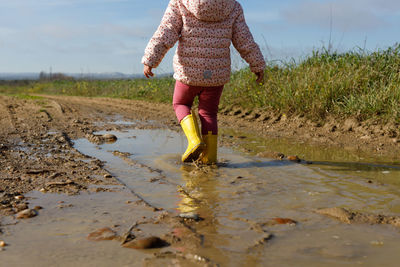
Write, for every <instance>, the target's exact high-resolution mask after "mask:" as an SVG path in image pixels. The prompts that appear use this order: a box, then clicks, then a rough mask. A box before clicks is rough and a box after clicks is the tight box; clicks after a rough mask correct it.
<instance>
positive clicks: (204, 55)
mask: <svg viewBox="0 0 400 267" xmlns="http://www.w3.org/2000/svg"><path fill="white" fill-rule="evenodd" d="M178 40H179V43H178V48H177V50H176V53H175V56H174V78H175V79H176V80H178V81H180V82H182V83H184V84H188V85H193V86H220V85H224V84H226V83H227V82H229V79H230V74H231V58H230V45H231V42H232V43H233V45H234V47H235V48H236V49H237V50H238V51H239V53H240V55H241V57H242V58H244V59H245V60H246V62H247V63H248V64H249V65H250V69H251V71H252V72H254V73H257V72H261V71H263V70H264V68H265V61H264V57H263V55H262V53H261V51H260V48H259V47H258V45H257V44H256V43H255V42H254V39H253V36H252V34H251V33H250V30H249V28H248V26H247V24H246V21H245V18H244V14H243V9H242V7H241V5H240V4H239V3H238V2H237V1H236V0H170V2H169V5H168V8H167V10H166V11H165V14H164V17H163V19H162V21H161V24H160V26H159V27H158V29H157V31H156V32H155V34H154V35H153V37H152V38H151V40H150V42H149V43H148V45H147V47H146V50H145V54H144V56H143V59H142V63H143V64H145V65H147V66H150V67H153V68H156V67H157V66H158V65H159V64H160V62H161V60H162V59H163V58H164V56H165V54H166V53H167V51H168V50H169V49H170V48H172V47H173V46H174V45H175V43H176V42H177V41H178Z"/></svg>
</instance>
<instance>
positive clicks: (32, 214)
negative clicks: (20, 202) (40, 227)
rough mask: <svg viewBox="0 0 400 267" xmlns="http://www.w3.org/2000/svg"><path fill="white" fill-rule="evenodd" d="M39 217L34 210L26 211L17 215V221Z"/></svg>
mask: <svg viewBox="0 0 400 267" xmlns="http://www.w3.org/2000/svg"><path fill="white" fill-rule="evenodd" d="M37 215H38V212H37V211H36V210H34V209H26V210H23V211H20V212H18V213H17V215H16V218H17V219H28V218H32V217H35V216H37Z"/></svg>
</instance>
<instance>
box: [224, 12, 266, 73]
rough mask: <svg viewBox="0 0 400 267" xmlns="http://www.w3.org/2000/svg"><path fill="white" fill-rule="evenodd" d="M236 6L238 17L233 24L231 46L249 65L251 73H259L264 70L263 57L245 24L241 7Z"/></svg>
mask: <svg viewBox="0 0 400 267" xmlns="http://www.w3.org/2000/svg"><path fill="white" fill-rule="evenodd" d="M238 5H239V16H238V17H237V18H236V20H235V22H234V24H233V36H232V43H233V46H234V47H235V48H236V50H237V51H238V52H239V54H240V56H241V57H242V58H243V59H244V60H245V61H246V62H247V63H248V64H249V65H250V70H251V71H252V72H254V73H257V72H261V71H263V70H264V69H265V60H264V56H263V54H262V53H261V50H260V47H259V46H258V45H257V44H256V42H255V41H254V38H253V35H252V34H251V32H250V29H249V27H248V26H247V24H246V20H245V18H244V13H243V8H242V6H241V5H240V4H238Z"/></svg>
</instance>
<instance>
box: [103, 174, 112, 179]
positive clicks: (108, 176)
mask: <svg viewBox="0 0 400 267" xmlns="http://www.w3.org/2000/svg"><path fill="white" fill-rule="evenodd" d="M104 178H112V175H111V174H109V173H108V174H104Z"/></svg>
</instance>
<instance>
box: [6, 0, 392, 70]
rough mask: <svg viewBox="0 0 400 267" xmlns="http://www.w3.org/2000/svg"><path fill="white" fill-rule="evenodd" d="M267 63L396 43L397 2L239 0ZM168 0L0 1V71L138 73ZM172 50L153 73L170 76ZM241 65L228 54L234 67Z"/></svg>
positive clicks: (380, 47)
mask: <svg viewBox="0 0 400 267" xmlns="http://www.w3.org/2000/svg"><path fill="white" fill-rule="evenodd" d="M238 1H239V3H241V4H242V6H243V9H244V12H245V17H246V21H247V23H248V25H249V27H250V29H251V31H252V33H253V36H254V39H255V40H256V42H257V43H258V44H259V46H260V47H261V49H262V51H263V53H264V56H265V57H266V58H267V60H290V59H292V58H293V59H295V60H299V59H301V58H305V57H307V55H309V54H310V53H311V52H312V50H313V49H321V48H322V47H329V44H331V48H332V50H337V51H339V52H344V51H348V50H354V49H358V48H360V49H366V50H368V51H375V50H377V49H386V48H387V47H389V46H393V45H394V44H396V43H397V42H399V39H398V38H399V37H400V1H399V0H280V1H277V0H238ZM168 2H169V1H168V0H151V1H143V0H12V1H10V0H0V72H40V71H47V72H48V71H49V70H50V69H51V70H52V71H53V72H64V73H100V72H123V73H126V74H138V73H141V72H142V69H143V66H142V65H141V62H140V61H141V57H142V55H143V51H144V49H145V47H146V44H147V42H148V40H149V39H150V38H151V36H152V35H153V33H154V31H155V30H156V29H157V27H158V24H159V23H160V20H161V18H162V15H163V13H164V11H165V8H166V7H167V5H168ZM174 51H175V48H173V49H171V51H170V52H169V53H168V54H167V56H166V57H165V58H164V60H163V62H162V63H161V65H160V66H159V67H158V68H157V69H156V70H155V73H156V74H157V73H159V74H161V73H169V72H172V56H173V53H174ZM242 66H243V63H242V61H241V60H240V59H239V57H238V55H237V53H233V68H240V67H242Z"/></svg>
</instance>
